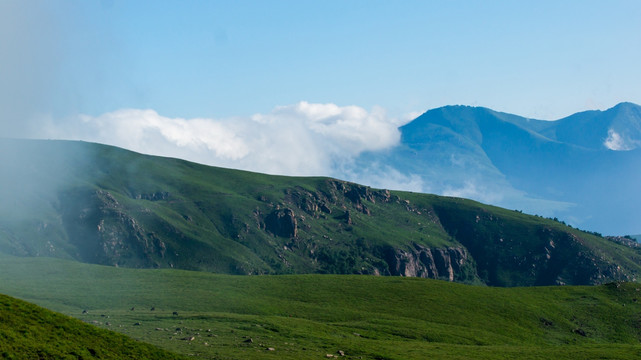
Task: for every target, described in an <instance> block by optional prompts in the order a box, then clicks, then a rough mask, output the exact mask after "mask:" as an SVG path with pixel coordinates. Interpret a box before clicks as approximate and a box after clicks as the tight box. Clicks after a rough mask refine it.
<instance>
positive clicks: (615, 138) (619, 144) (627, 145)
mask: <svg viewBox="0 0 641 360" xmlns="http://www.w3.org/2000/svg"><path fill="white" fill-rule="evenodd" d="M603 145H605V147H606V148H608V149H610V150H616V151H627V150H633V149H635V148H636V144H635V143H634V142H632V141H626V139H625V138H624V137H623V136H621V134H619V133H617V132H616V131H614V130H613V129H609V130H608V138H607V139H605V141H604V142H603Z"/></svg>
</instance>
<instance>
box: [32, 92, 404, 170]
mask: <svg viewBox="0 0 641 360" xmlns="http://www.w3.org/2000/svg"><path fill="white" fill-rule="evenodd" d="M395 122H396V120H395V119H390V118H388V117H387V116H386V114H385V111H384V110H383V109H381V108H374V109H372V110H371V111H369V112H368V111H367V110H365V109H363V108H361V107H358V106H338V105H335V104H313V103H308V102H299V103H297V104H294V105H288V106H279V107H276V108H275V109H274V110H273V111H271V112H270V113H268V114H255V115H253V116H249V117H236V118H229V119H205V118H196V119H182V118H170V117H165V116H162V115H160V114H158V113H157V112H156V111H154V110H140V109H121V110H117V111H114V112H109V113H105V114H102V115H100V116H96V117H94V116H88V115H82V116H79V117H78V118H75V119H72V120H70V121H67V122H64V123H60V122H57V123H54V122H50V124H49V126H48V127H46V128H45V130H44V134H43V136H44V137H49V138H66V139H77V140H85V141H94V142H99V143H105V144H111V145H115V146H120V147H124V148H127V149H130V150H134V151H138V152H142V153H147V154H154V155H162V156H171V157H178V158H183V159H187V160H191V161H195V162H199V163H204V164H209V165H216V166H224V167H230V168H237V169H245V170H252V171H258V172H265V173H271V174H283V175H335V174H334V173H333V170H334V169H336V168H337V166H336V165H337V164H340V163H344V162H349V161H350V160H351V159H353V158H354V157H355V156H357V155H358V154H360V153H361V152H363V151H368V150H380V149H385V148H388V147H391V146H394V145H396V144H398V142H399V141H400V132H399V131H398V129H397V126H396V125H395Z"/></svg>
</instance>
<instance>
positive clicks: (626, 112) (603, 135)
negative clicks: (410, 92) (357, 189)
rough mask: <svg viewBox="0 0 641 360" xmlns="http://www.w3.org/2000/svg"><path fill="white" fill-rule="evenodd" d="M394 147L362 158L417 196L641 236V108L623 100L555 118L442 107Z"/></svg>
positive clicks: (359, 175)
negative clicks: (456, 199)
mask: <svg viewBox="0 0 641 360" xmlns="http://www.w3.org/2000/svg"><path fill="white" fill-rule="evenodd" d="M400 131H401V134H402V135H401V142H400V145H398V146H396V147H394V148H392V149H388V150H386V151H380V152H368V153H364V154H362V155H361V156H360V158H359V159H358V160H357V162H356V168H359V169H365V170H359V172H356V173H355V174H354V176H353V177H354V178H356V179H359V180H361V181H362V182H366V180H367V178H368V177H369V176H370V175H371V172H372V171H373V170H372V169H377V170H379V171H380V170H383V171H385V172H386V173H388V174H396V176H397V177H401V178H403V179H413V181H414V184H416V183H419V184H420V188H418V189H417V187H416V186H415V187H414V189H415V190H420V191H425V192H433V193H438V194H444V195H452V196H460V197H467V198H472V199H475V200H479V201H482V202H486V203H491V204H495V205H499V206H502V207H507V208H512V209H518V210H523V211H525V212H528V213H533V214H539V215H542V216H546V217H558V218H560V219H563V220H565V221H567V222H568V223H570V224H573V225H575V226H578V227H581V228H583V229H587V230H591V231H598V232H603V233H606V234H628V233H630V234H636V233H639V232H640V231H641V106H639V105H635V104H631V103H621V104H619V105H617V106H615V107H613V108H611V109H608V110H605V111H585V112H580V113H577V114H574V115H571V116H568V117H566V118H563V119H560V120H557V121H544V120H535V119H528V118H524V117H521V116H517V115H512V114H506V113H501V112H497V111H493V110H491V109H487V108H482V107H469V106H446V107H442V108H438V109H433V110H429V111H427V112H425V113H424V114H422V115H421V116H419V117H417V118H416V119H414V120H413V121H411V122H410V123H408V124H406V125H404V126H402V127H401V128H400Z"/></svg>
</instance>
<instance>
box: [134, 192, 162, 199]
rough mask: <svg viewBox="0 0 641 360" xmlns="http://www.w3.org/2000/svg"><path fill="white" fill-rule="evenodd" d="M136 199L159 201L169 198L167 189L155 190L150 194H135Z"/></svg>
mask: <svg viewBox="0 0 641 360" xmlns="http://www.w3.org/2000/svg"><path fill="white" fill-rule="evenodd" d="M135 198H136V199H138V200H141V199H142V200H149V201H160V200H167V199H169V193H168V192H167V191H156V192H155V193H151V194H137V195H136V196H135Z"/></svg>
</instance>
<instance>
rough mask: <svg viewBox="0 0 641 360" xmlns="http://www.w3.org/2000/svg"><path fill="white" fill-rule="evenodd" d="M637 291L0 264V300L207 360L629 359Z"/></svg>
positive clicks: (635, 346) (639, 332)
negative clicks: (331, 357) (341, 359)
mask: <svg viewBox="0 0 641 360" xmlns="http://www.w3.org/2000/svg"><path fill="white" fill-rule="evenodd" d="M639 288H640V287H639V285H637V284H625V283H624V284H619V285H617V284H610V285H603V286H597V287H533V288H507V289H506V288H491V287H478V286H469V285H462V284H454V283H447V282H442V281H435V280H426V279H417V278H399V277H374V276H353V275H352V276H344V275H342V276H339V275H287V276H230V275H215V274H208V273H202V272H190V271H180V270H141V269H123V268H114V267H105V266H97V265H87V264H81V263H77V262H72V261H67V260H56V259H48V258H29V259H24V258H14V257H8V256H2V257H0V292H3V293H7V294H10V295H12V296H16V297H20V298H23V299H27V300H29V301H33V302H35V303H37V304H39V305H42V306H46V307H48V308H51V309H54V310H57V311H61V312H63V313H67V314H70V315H73V316H75V317H78V318H81V319H83V320H85V321H95V322H97V323H98V324H100V326H102V327H107V328H110V329H113V330H116V331H118V332H122V333H124V334H127V335H130V336H132V337H134V338H136V339H141V340H143V341H146V342H149V343H152V344H157V345H159V346H161V347H164V348H166V349H168V350H171V351H175V352H179V353H184V354H195V355H197V356H198V357H200V358H216V359H251V358H256V359H269V358H274V359H276V358H278V359H318V358H322V357H324V356H325V354H337V352H338V351H339V350H342V351H344V352H345V353H346V354H347V357H348V358H358V357H363V358H364V359H424V358H430V357H437V358H440V359H465V358H480V359H500V358H505V359H546V358H555V359H576V358H586V359H587V358H594V359H597V358H599V359H615V358H616V359H626V358H629V359H633V358H638V357H639V356H640V355H641V346H640V345H639V341H640V340H641V316H640V315H639V314H640V313H641V304H640V303H641V301H639V300H640V299H641V292H640V291H639ZM132 307H133V308H134V310H131V308H132ZM152 307H154V310H153V311H152V310H151V308H152ZM83 310H87V312H88V313H87V314H82V311H83ZM173 312H177V315H174V314H173ZM106 322H110V325H109V326H107V325H106ZM136 323H139V324H140V325H135V324H136ZM579 333H584V334H585V335H586V336H583V335H581V334H579ZM192 337H193V340H192ZM250 338H251V339H252V342H246V341H247V340H248V339H250ZM269 348H274V349H275V350H269Z"/></svg>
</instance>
